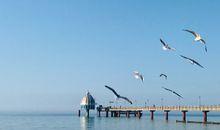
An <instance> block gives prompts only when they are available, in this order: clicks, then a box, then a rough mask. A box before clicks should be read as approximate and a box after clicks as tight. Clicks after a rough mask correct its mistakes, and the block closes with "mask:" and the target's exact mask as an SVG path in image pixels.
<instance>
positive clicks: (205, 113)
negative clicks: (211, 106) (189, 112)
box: [203, 111, 209, 124]
mask: <svg viewBox="0 0 220 130" xmlns="http://www.w3.org/2000/svg"><path fill="white" fill-rule="evenodd" d="M208 112H209V111H203V113H204V118H203V123H204V124H206V123H207V113H208Z"/></svg>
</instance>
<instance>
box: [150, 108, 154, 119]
mask: <svg viewBox="0 0 220 130" xmlns="http://www.w3.org/2000/svg"><path fill="white" fill-rule="evenodd" d="M154 112H155V111H154V110H151V111H150V119H151V120H154Z"/></svg>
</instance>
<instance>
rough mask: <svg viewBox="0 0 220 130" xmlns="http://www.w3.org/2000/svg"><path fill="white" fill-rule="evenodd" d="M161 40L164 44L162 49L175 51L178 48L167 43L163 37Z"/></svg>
mask: <svg viewBox="0 0 220 130" xmlns="http://www.w3.org/2000/svg"><path fill="white" fill-rule="evenodd" d="M160 42H161V43H162V45H163V47H162V49H163V50H165V51H166V50H173V51H175V50H176V49H175V48H171V47H170V46H169V45H168V44H166V43H165V42H164V41H163V40H162V39H161V38H160Z"/></svg>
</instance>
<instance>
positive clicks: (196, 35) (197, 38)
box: [183, 29, 207, 52]
mask: <svg viewBox="0 0 220 130" xmlns="http://www.w3.org/2000/svg"><path fill="white" fill-rule="evenodd" d="M183 31H186V32H189V33H191V34H193V36H194V37H195V39H194V40H195V41H198V42H200V43H202V44H204V45H205V51H206V52H207V47H206V42H205V40H204V39H202V37H201V36H200V35H199V34H198V33H196V32H194V31H191V30H188V29H183Z"/></svg>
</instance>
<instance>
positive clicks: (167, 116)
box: [164, 110, 170, 121]
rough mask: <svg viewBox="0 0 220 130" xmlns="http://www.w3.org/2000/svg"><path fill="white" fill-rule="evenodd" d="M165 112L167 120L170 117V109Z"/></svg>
mask: <svg viewBox="0 0 220 130" xmlns="http://www.w3.org/2000/svg"><path fill="white" fill-rule="evenodd" d="M164 112H165V120H166V121H168V118H169V114H168V113H169V112H170V111H169V110H165V111H164Z"/></svg>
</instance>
